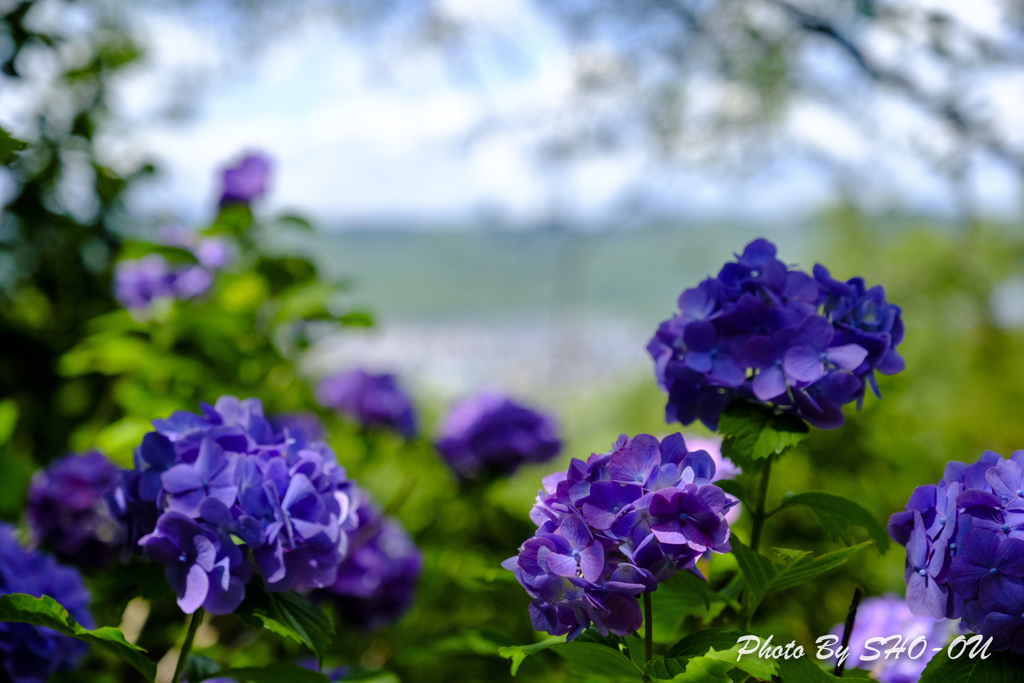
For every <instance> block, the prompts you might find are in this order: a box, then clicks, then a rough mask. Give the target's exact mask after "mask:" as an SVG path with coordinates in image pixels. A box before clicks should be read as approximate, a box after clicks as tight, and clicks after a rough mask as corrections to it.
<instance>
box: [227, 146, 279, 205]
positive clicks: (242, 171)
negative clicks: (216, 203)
mask: <svg viewBox="0 0 1024 683" xmlns="http://www.w3.org/2000/svg"><path fill="white" fill-rule="evenodd" d="M269 179H270V159H269V158H267V157H266V156H265V155H263V154H249V155H247V156H245V157H244V158H243V159H242V160H241V161H240V162H238V164H237V165H235V166H232V167H231V168H228V169H226V170H225V171H224V176H223V180H224V189H223V190H222V191H221V195H220V205H221V206H224V205H225V204H232V203H241V204H248V203H249V202H251V201H252V200H254V199H256V198H257V197H259V196H260V195H262V194H263V193H264V192H266V190H267V181H268V180H269Z"/></svg>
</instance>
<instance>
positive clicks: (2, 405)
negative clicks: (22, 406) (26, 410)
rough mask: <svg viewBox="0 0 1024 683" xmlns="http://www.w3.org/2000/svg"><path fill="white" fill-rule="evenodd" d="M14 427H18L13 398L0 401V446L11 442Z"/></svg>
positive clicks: (16, 404) (16, 405)
mask: <svg viewBox="0 0 1024 683" xmlns="http://www.w3.org/2000/svg"><path fill="white" fill-rule="evenodd" d="M16 426H18V403H17V402H16V401H15V400H14V399H13V398H5V399H4V400H2V401H0V446H3V445H5V444H6V443H7V442H8V441H10V440H11V437H12V436H14V428H15V427H16Z"/></svg>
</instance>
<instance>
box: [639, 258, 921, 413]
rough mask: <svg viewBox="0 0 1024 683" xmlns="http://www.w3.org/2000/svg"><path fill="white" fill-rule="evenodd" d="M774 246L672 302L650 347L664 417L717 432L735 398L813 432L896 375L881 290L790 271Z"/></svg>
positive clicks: (894, 309) (894, 335) (894, 327)
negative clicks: (664, 398)
mask: <svg viewBox="0 0 1024 683" xmlns="http://www.w3.org/2000/svg"><path fill="white" fill-rule="evenodd" d="M775 256H776V250H775V245H773V244H772V243H771V242H768V241H767V240H763V239H759V240H755V241H753V242H751V243H750V244H748V245H747V247H746V249H744V251H743V254H742V255H739V256H737V261H736V262H734V263H727V264H725V266H723V268H722V270H721V271H720V272H719V274H718V277H717V278H713V279H708V280H705V281H704V282H702V283H700V284H699V285H698V286H697V287H695V288H693V289H688V290H686V291H684V292H683V293H682V295H680V297H679V302H678V305H679V313H678V314H677V315H675V316H674V317H673V318H671V319H669V320H666V321H665V322H663V323H662V324H661V326H660V327H659V328H658V331H657V332H656V333H655V335H654V337H653V338H652V339H651V341H650V343H649V344H648V345H647V351H648V352H649V353H650V355H651V357H652V358H653V359H654V370H655V376H656V377H657V379H658V386H659V387H661V389H662V390H664V391H666V392H667V393H668V404H667V406H666V408H665V417H666V420H668V421H669V422H674V421H679V422H682V423H683V424H690V423H692V422H693V421H694V420H697V419H699V420H700V421H701V422H703V423H704V424H705V425H707V426H708V427H709V428H711V429H716V428H717V426H718V419H719V416H720V415H721V413H722V411H723V410H724V409H725V408H727V407H728V406H729V404H730V403H732V402H734V401H736V400H747V401H753V402H760V403H765V404H767V405H770V406H772V407H773V408H776V409H777V410H779V411H782V412H787V413H792V414H794V415H798V416H800V417H802V418H803V419H805V420H806V421H807V422H809V423H810V424H812V425H814V426H816V427H819V428H822V429H832V428H835V427H838V426H840V425H842V424H843V413H842V410H841V408H842V406H843V405H844V404H846V403H849V402H851V401H857V405H858V407H859V406H860V405H861V402H862V401H863V398H864V388H865V386H867V385H870V386H871V388H872V390H873V391H874V392H875V394H876V395H877V394H878V387H877V385H876V382H875V376H874V373H875V371H876V370H877V371H878V372H881V373H883V374H894V373H896V372H899V371H900V370H902V369H903V360H902V359H901V358H900V356H899V354H898V353H897V352H896V350H895V349H896V346H897V345H898V344H899V343H900V342H901V341H902V340H903V323H902V321H901V318H900V309H899V307H898V306H894V305H892V304H889V303H886V301H885V291H884V290H883V289H882V288H881V287H873V288H871V289H865V286H864V281H863V280H861V279H860V278H853V279H852V280H849V281H848V282H846V283H842V282H839V281H837V280H833V279H832V278H831V277H830V276H829V273H828V271H827V270H826V269H825V268H823V267H822V266H820V265H818V266H815V269H814V277H813V278H812V277H811V276H810V275H807V274H806V273H803V272H801V271H798V270H790V269H789V268H788V266H786V265H785V264H784V263H783V262H782V261H780V260H778V259H777V258H776V257H775Z"/></svg>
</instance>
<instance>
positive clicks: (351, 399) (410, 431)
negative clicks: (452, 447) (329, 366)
mask: <svg viewBox="0 0 1024 683" xmlns="http://www.w3.org/2000/svg"><path fill="white" fill-rule="evenodd" d="M316 397H317V401H319V402H320V404H321V405H324V406H327V407H328V408H333V409H334V410H337V411H339V412H341V413H344V414H345V415H347V416H349V417H350V418H352V419H354V420H355V421H357V422H358V423H359V424H360V425H361V426H362V427H363V428H366V429H393V430H395V431H396V432H398V433H399V434H401V435H402V436H404V437H405V438H407V439H411V438H412V437H413V436H415V435H416V414H415V412H414V411H413V407H412V401H410V400H409V397H408V396H407V395H406V394H405V392H403V391H402V389H401V387H399V386H398V381H397V380H396V379H395V377H394V375H390V374H386V373H384V374H373V373H370V372H367V371H366V370H363V369H359V368H357V369H354V370H346V371H344V372H339V373H337V374H334V375H330V376H329V377H327V378H325V379H324V380H323V381H322V382H320V385H319V386H318V387H317V389H316Z"/></svg>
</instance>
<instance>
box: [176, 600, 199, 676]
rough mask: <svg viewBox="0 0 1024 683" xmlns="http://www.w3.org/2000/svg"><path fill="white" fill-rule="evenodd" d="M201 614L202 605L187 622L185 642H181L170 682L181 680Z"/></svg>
mask: <svg viewBox="0 0 1024 683" xmlns="http://www.w3.org/2000/svg"><path fill="white" fill-rule="evenodd" d="M203 614H204V611H203V608H202V607H200V608H199V609H197V610H196V611H195V612H193V613H192V621H190V622H188V632H187V633H186V634H185V642H184V643H182V644H181V654H179V655H178V663H177V664H175V665H174V676H172V677H171V683H179V681H180V680H181V674H182V673H184V671H185V664H187V663H188V655H189V653H190V652H192V641H193V640H195V639H196V631H198V630H199V625H200V624H202V623H203Z"/></svg>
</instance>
